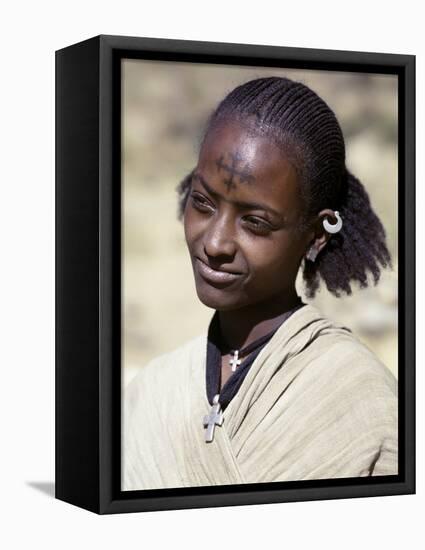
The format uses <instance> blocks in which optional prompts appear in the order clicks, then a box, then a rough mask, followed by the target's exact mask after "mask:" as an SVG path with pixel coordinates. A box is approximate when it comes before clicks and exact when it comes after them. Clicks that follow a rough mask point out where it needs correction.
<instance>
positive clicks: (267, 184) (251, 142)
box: [197, 122, 301, 214]
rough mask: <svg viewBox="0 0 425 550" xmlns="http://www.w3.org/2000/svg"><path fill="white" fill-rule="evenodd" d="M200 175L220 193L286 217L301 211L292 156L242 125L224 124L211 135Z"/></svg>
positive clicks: (205, 145)
mask: <svg viewBox="0 0 425 550" xmlns="http://www.w3.org/2000/svg"><path fill="white" fill-rule="evenodd" d="M197 172H201V173H202V175H203V177H204V178H205V179H206V180H207V181H208V183H210V185H211V186H214V189H215V191H217V192H218V193H223V194H226V195H227V196H235V198H238V199H240V200H257V201H258V200H261V201H263V202H264V201H266V202H267V203H268V204H269V205H270V206H272V207H273V208H278V209H280V210H281V211H285V212H284V213H285V214H286V213H287V212H286V211H287V210H288V209H289V210H294V209H296V210H297V211H298V210H299V208H300V207H301V202H300V193H299V191H300V190H299V183H298V178H297V172H296V170H295V167H294V165H293V164H292V162H291V161H290V160H289V158H288V156H287V155H285V152H284V151H283V150H282V149H281V148H279V147H278V146H277V145H276V143H275V142H274V141H273V140H272V139H271V138H270V137H267V136H265V135H260V134H255V133H254V132H253V131H252V130H251V129H248V128H247V127H244V126H243V125H242V124H240V123H238V122H231V123H226V124H224V123H222V124H220V125H219V126H218V127H216V128H213V129H212V130H211V131H210V132H208V134H207V135H206V137H205V140H204V142H203V144H202V147H201V150H200V154H199V160H198V166H197Z"/></svg>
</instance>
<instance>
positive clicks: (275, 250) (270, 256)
mask: <svg viewBox="0 0 425 550" xmlns="http://www.w3.org/2000/svg"><path fill="white" fill-rule="evenodd" d="M246 254H247V256H248V257H249V263H250V265H251V271H252V275H253V276H254V277H255V278H256V280H257V281H258V282H259V283H260V284H267V283H268V284H269V283H271V282H273V281H275V280H278V281H282V279H283V280H290V279H292V278H293V277H295V276H296V273H297V271H298V266H299V259H298V256H299V254H298V247H297V243H296V242H295V241H294V240H293V239H290V238H287V239H283V240H280V241H279V242H272V243H268V244H267V245H265V244H264V243H263V244H262V245H261V246H258V247H253V246H251V247H249V248H247V249H246Z"/></svg>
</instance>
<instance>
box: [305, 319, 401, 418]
mask: <svg viewBox="0 0 425 550" xmlns="http://www.w3.org/2000/svg"><path fill="white" fill-rule="evenodd" d="M322 319H323V323H322V325H323V326H322V329H321V330H320V331H319V333H317V334H315V337H314V338H313V339H312V340H311V341H310V343H309V346H308V349H307V350H306V352H307V353H309V361H308V366H307V368H306V375H307V376H311V377H314V379H315V380H317V383H318V384H319V385H321V386H322V389H323V391H328V392H329V394H332V395H333V396H334V398H335V399H338V400H340V401H345V402H346V403H347V404H349V403H351V404H352V406H353V407H354V406H358V407H361V408H362V409H363V410H364V411H366V410H368V411H369V412H370V413H371V414H373V413H376V414H378V413H379V412H380V411H381V413H382V414H384V415H385V414H390V412H391V415H392V414H395V411H396V405H397V380H396V378H395V377H394V375H393V374H392V372H391V371H390V370H389V368H388V367H387V366H386V365H385V364H384V363H383V362H382V361H381V360H380V359H379V357H378V356H377V355H376V354H375V353H374V352H373V351H372V350H371V349H370V348H369V347H368V346H367V345H366V344H365V343H363V342H362V341H361V340H360V339H359V337H357V336H356V335H355V334H354V333H353V332H352V331H351V329H349V328H348V327H346V326H343V325H342V324H340V323H338V322H336V321H333V320H331V319H329V317H325V316H323V315H322Z"/></svg>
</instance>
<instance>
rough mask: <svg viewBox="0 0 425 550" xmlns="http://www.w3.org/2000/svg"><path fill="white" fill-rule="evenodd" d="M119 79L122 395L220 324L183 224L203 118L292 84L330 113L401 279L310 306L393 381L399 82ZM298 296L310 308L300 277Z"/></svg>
mask: <svg viewBox="0 0 425 550" xmlns="http://www.w3.org/2000/svg"><path fill="white" fill-rule="evenodd" d="M122 68H123V72H122V75H123V76H122V137H123V140H122V144H123V150H122V159H123V162H122V205H123V206H122V207H123V212H122V230H123V233H122V247H123V248H122V250H123V254H122V281H123V287H122V330H123V333H122V337H123V340H122V342H123V346H122V365H123V386H125V385H126V384H127V383H128V382H129V381H130V379H131V378H132V377H133V376H134V374H135V373H136V372H137V369H138V368H140V367H142V366H143V365H145V364H146V363H147V362H148V361H149V360H150V359H151V358H153V357H155V356H157V355H160V354H162V353H165V352H167V351H171V350H172V349H174V348H176V347H178V346H180V345H181V344H183V343H184V342H185V341H186V340H188V339H190V338H193V337H194V336H197V335H198V334H201V333H202V332H204V331H205V330H206V329H207V327H208V323H209V321H210V319H211V316H212V314H213V310H211V309H209V308H206V307H205V306H204V305H203V304H202V303H201V302H199V300H198V298H197V295H196V290H195V285H194V280H193V275H192V268H191V263H190V259H189V255H188V253H187V251H186V244H185V241H184V233H183V226H182V223H181V222H179V221H178V220H177V193H176V186H177V185H178V183H179V182H180V181H181V180H182V179H183V178H184V177H185V176H186V174H187V173H188V172H189V171H190V170H191V169H192V168H193V167H194V166H195V165H196V163H197V155H198V147H199V141H200V138H201V135H202V132H203V129H204V124H205V122H206V119H207V117H208V115H209V114H210V113H211V111H212V110H213V109H214V107H215V106H216V105H217V103H218V101H219V100H220V99H222V98H223V96H224V95H226V94H227V93H228V92H229V91H231V90H232V89H233V88H234V87H235V86H237V85H239V84H241V83H243V82H246V81H247V80H251V79H253V78H258V77H263V76H272V75H276V76H286V77H289V78H292V79H294V80H298V81H301V82H303V83H304V84H306V85H307V86H309V87H310V88H312V89H313V90H314V91H315V92H316V93H318V95H319V96H321V97H322V98H323V99H324V100H325V101H326V102H327V103H328V105H329V106H330V107H331V108H332V109H333V111H334V112H335V114H336V116H337V118H338V120H339V122H340V124H341V127H342V130H343V133H344V137H345V141H346V150H347V167H348V169H349V170H350V171H351V172H353V174H354V175H356V176H357V177H358V178H359V179H360V181H361V182H362V183H363V185H364V186H365V187H366V189H367V191H368V193H369V196H370V199H371V203H372V207H373V208H374V210H375V212H376V213H377V215H378V216H379V217H380V218H381V220H382V223H383V225H384V227H385V230H386V232H387V239H388V246H389V250H390V252H391V254H392V257H393V264H394V270H384V271H383V272H382V276H381V279H380V281H379V283H378V285H377V286H376V287H375V286H373V285H372V286H371V287H369V288H367V289H359V288H358V287H356V286H354V285H353V295H352V296H350V297H344V298H335V297H333V296H332V295H331V294H330V293H329V292H328V291H327V290H326V287H325V286H324V285H322V286H321V287H320V291H319V292H318V294H317V296H316V298H315V299H314V300H313V301H310V302H311V303H313V304H314V305H316V306H317V307H318V308H319V309H320V310H321V311H322V312H323V313H324V314H325V315H327V316H329V317H330V318H332V319H335V320H336V321H339V322H342V323H343V324H345V325H346V326H348V327H349V328H351V330H352V331H353V332H354V334H355V335H356V336H357V337H358V338H359V339H360V340H361V341H362V342H363V343H364V344H366V345H367V346H368V347H369V348H370V349H371V350H372V351H373V352H374V353H375V354H376V355H377V356H378V357H379V358H380V359H381V361H383V362H384V363H385V364H386V365H387V367H388V368H389V369H390V370H391V371H392V372H393V373H394V374H395V375H396V376H397V356H398V347H397V345H398V339H397V274H398V258H397V248H398V243H397V235H398V230H397V227H398V220H397V77H396V76H392V75H375V74H362V73H349V72H330V71H311V70H294V69H276V68H262V67H239V66H229V65H210V64H195V63H169V62H158V61H146V60H125V61H123V67H122ZM297 290H298V293H299V294H300V295H301V296H302V297H303V299H304V301H306V299H305V295H304V291H303V284H302V280H301V276H299V278H298V280H297Z"/></svg>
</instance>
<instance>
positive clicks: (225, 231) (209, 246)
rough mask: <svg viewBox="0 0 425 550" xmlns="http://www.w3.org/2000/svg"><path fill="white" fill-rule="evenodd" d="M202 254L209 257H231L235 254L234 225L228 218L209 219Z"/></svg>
mask: <svg viewBox="0 0 425 550" xmlns="http://www.w3.org/2000/svg"><path fill="white" fill-rule="evenodd" d="M204 252H205V254H206V255H207V256H209V257H213V258H216V257H219V256H226V257H229V256H230V257H232V258H233V256H234V255H235V252H236V242H235V231H234V224H233V221H232V219H231V217H230V216H221V217H217V218H214V217H213V218H211V219H210V223H209V225H208V229H207V230H206V232H205V234H204Z"/></svg>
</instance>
